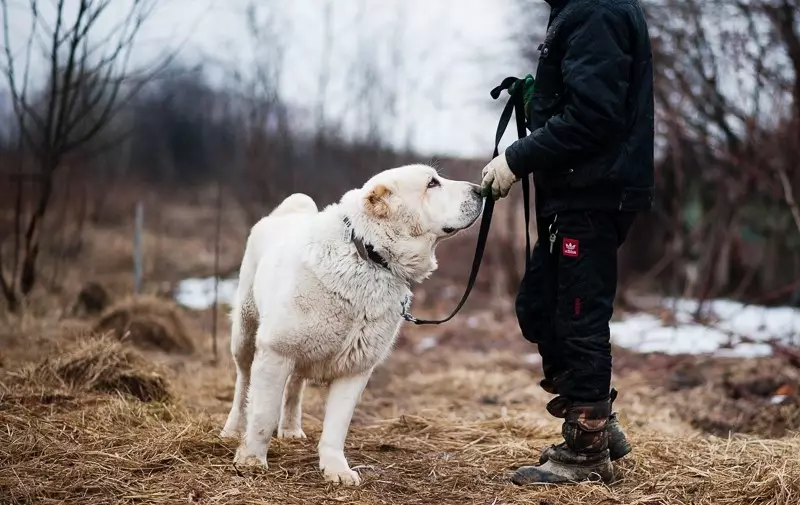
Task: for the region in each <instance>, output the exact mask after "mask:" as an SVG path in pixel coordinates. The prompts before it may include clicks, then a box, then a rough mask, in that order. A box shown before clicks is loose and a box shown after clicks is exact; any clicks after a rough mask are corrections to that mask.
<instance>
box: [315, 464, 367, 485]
mask: <svg viewBox="0 0 800 505" xmlns="http://www.w3.org/2000/svg"><path fill="white" fill-rule="evenodd" d="M322 471H323V473H324V475H325V481H326V482H333V483H334V484H344V485H345V486H360V485H361V477H360V476H359V475H358V472H356V471H355V470H350V469H349V468H343V469H336V470H335V469H332V468H323V469H322Z"/></svg>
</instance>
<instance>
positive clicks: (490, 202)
mask: <svg viewBox="0 0 800 505" xmlns="http://www.w3.org/2000/svg"><path fill="white" fill-rule="evenodd" d="M516 82H519V85H518V86H514V87H513V88H512V85H513V84H514V83H516ZM522 82H523V81H522V80H521V79H517V78H516V77H506V78H505V79H503V82H501V83H500V85H499V86H497V87H496V88H494V89H493V90H492V91H491V93H490V94H491V96H492V98H493V99H495V100H497V98H499V97H500V93H501V92H502V91H503V90H504V89H508V90H509V94H510V95H511V97H510V98H509V99H508V102H506V105H505V108H503V113H502V114H501V115H500V121H499V122H498V123H497V132H496V133H495V136H494V153H493V154H492V159H494V158H496V157H497V156H499V154H500V152H499V150H498V148H499V146H500V139H502V138H503V134H504V133H505V132H506V128H508V123H509V121H511V113H512V112H513V113H514V116H515V117H516V121H517V135H518V136H519V138H523V137H525V136H526V135H527V130H526V126H525V103H524V99H523V86H522ZM530 192H531V189H530V181H529V179H528V177H524V178H523V179H522V199H523V200H524V202H523V204H524V205H525V209H524V210H525V265H526V267H527V265H528V262H529V261H530V256H531V236H530V232H529V230H528V228H529V226H530V220H531V211H530V207H529V204H528V203H529V202H530ZM494 204H495V201H494V198H492V197H491V195H488V196H486V197H485V198H484V205H483V214H482V215H481V227H480V230H479V231H478V242H477V244H476V245H475V256H474V257H473V259H472V270H470V273H469V280H468V281H467V288H466V289H465V290H464V294H463V295H462V296H461V301H459V302H458V305H456V308H455V309H454V310H453V312H452V313H451V314H450V315H449V316H447V317H446V318H444V319H430V320H429V319H417V318H416V317H414V316H413V315H411V299H410V298H406V299H405V300H404V301H403V303H402V308H403V314H402V315H403V319H405V320H406V321H408V322H410V323H414V324H417V325H423V324H442V323H446V322H447V321H449V320H451V319H453V317H455V315H456V314H458V312H459V311H460V310H461V308H462V307H463V306H464V304H465V303H466V302H467V298H469V294H470V293H471V292H472V288H473V287H474V286H475V280H476V279H477V278H478V271H479V270H480V268H481V261H482V260H483V251H484V249H486V242H487V241H488V239H489V227H490V226H491V225H492V214H493V213H494Z"/></svg>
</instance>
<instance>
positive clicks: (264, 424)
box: [234, 347, 294, 466]
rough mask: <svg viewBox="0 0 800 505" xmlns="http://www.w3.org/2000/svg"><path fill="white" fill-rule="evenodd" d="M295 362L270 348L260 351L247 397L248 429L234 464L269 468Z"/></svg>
mask: <svg viewBox="0 0 800 505" xmlns="http://www.w3.org/2000/svg"><path fill="white" fill-rule="evenodd" d="M293 368H294V362H293V361H292V360H290V359H288V358H286V357H284V356H281V355H280V354H278V353H276V352H275V351H273V350H272V349H270V348H269V347H267V348H266V349H259V350H258V351H256V355H255V358H254V359H253V367H252V370H251V372H250V373H251V375H250V389H249V390H248V394H247V428H246V430H245V435H244V440H243V441H242V445H241V446H239V449H238V450H237V451H236V456H235V458H234V462H235V463H238V464H243V465H252V464H259V463H260V464H263V465H264V466H267V449H268V448H269V440H270V438H271V437H272V432H273V431H275V429H276V428H277V427H278V420H279V419H280V415H281V403H282V402H281V400H282V399H283V389H284V386H285V385H286V380H287V379H288V378H289V375H290V374H291V373H292V369H293Z"/></svg>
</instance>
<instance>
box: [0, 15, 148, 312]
mask: <svg viewBox="0 0 800 505" xmlns="http://www.w3.org/2000/svg"><path fill="white" fill-rule="evenodd" d="M156 3H157V0H129V1H128V2H127V11H126V12H124V13H123V16H122V18H121V19H119V20H118V21H116V22H115V23H116V24H111V25H108V23H107V22H108V21H111V22H112V23H114V21H113V20H112V19H110V18H109V16H110V14H111V12H112V11H111V10H110V6H111V4H112V2H111V0H80V1H79V2H65V1H64V0H57V1H56V2H39V1H38V0H29V2H28V5H27V10H16V11H14V14H12V9H19V7H18V4H16V3H12V2H10V1H9V0H0V8H1V9H2V16H3V25H2V26H3V32H4V45H5V50H4V54H3V56H4V58H3V60H2V61H0V65H1V66H0V72H2V74H3V75H4V76H5V78H6V80H7V83H8V87H9V90H10V93H11V99H12V105H13V110H14V114H15V116H16V123H17V128H18V130H19V134H20V135H21V138H22V139H23V141H24V143H25V146H26V148H27V150H28V151H29V152H30V154H31V155H32V156H33V158H34V160H35V173H34V174H33V177H34V178H35V180H36V181H37V182H38V184H39V192H38V195H37V198H36V201H35V204H34V208H33V212H32V213H31V215H30V217H28V218H27V219H26V221H27V223H26V224H25V226H24V227H23V228H24V231H23V230H20V234H21V235H22V237H21V238H22V240H21V244H19V249H21V250H15V251H14V255H16V254H18V253H19V254H21V258H22V260H21V265H20V267H19V268H9V266H8V264H7V262H4V261H3V258H2V257H0V289H1V290H2V293H3V295H4V296H5V299H6V301H7V304H8V308H9V309H10V310H11V311H16V310H17V309H19V307H20V302H21V300H22V299H23V298H24V297H25V296H27V295H28V293H30V291H31V289H32V288H33V286H34V284H35V282H36V279H37V260H38V257H39V250H40V242H41V238H40V237H41V229H42V223H43V221H44V219H45V216H46V214H47V212H48V209H49V207H50V203H51V200H52V196H53V192H54V175H55V174H56V172H57V171H58V170H59V168H60V167H61V166H62V165H63V163H64V161H65V159H66V158H67V157H68V156H70V155H72V154H73V153H77V152H79V151H81V150H84V149H87V148H89V147H90V146H91V144H92V143H93V142H96V141H97V140H98V139H100V135H101V133H107V131H108V129H109V127H110V125H111V123H112V121H113V120H114V118H115V116H116V115H117V113H118V112H119V111H120V110H121V108H122V107H123V106H124V105H125V104H126V103H127V102H128V100H129V99H130V98H131V97H132V96H133V95H134V94H135V93H136V92H137V91H138V90H139V88H140V87H141V86H142V85H143V84H144V83H145V82H146V81H147V79H148V78H149V77H150V76H152V73H153V72H154V71H155V70H156V69H157V68H158V65H156V66H149V71H144V70H141V69H140V70H138V71H134V70H132V69H131V66H132V65H130V59H131V53H132V51H133V48H134V46H135V41H136V40H137V37H138V35H139V34H140V32H141V28H142V26H143V25H144V23H145V21H146V20H147V19H148V17H149V16H150V15H151V14H152V12H153V9H154V8H155V6H156ZM68 4H69V5H68ZM114 4H115V6H117V5H118V4H119V2H114ZM17 16H19V18H17V19H24V18H25V16H28V17H29V18H30V23H29V32H28V36H27V41H26V43H25V45H24V48H23V50H22V51H20V52H17V51H14V50H13V49H12V41H11V28H10V27H11V26H12V25H14V26H19V25H20V21H19V20H17V21H16V22H14V18H16V17H17ZM39 52H41V54H42V56H43V58H42V59H37V58H36V54H38V53H39ZM36 66H42V67H43V68H44V71H45V75H46V82H45V83H44V86H41V85H37V83H36V80H35V78H34V77H33V76H32V74H33V70H34V69H35V67H36ZM112 142H113V140H112ZM19 239H20V237H19V236H17V238H16V240H19Z"/></svg>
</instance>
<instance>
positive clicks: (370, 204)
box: [364, 184, 392, 219]
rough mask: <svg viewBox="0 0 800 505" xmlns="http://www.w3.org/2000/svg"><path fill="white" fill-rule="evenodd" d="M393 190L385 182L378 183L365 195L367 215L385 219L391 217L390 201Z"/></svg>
mask: <svg viewBox="0 0 800 505" xmlns="http://www.w3.org/2000/svg"><path fill="white" fill-rule="evenodd" d="M391 194H392V192H391V190H390V189H389V188H387V187H386V186H384V185H383V184H378V185H377V186H375V187H374V188H372V190H371V191H370V192H369V193H368V194H367V196H366V197H364V210H365V211H366V212H367V215H369V216H372V217H376V218H379V219H383V218H386V217H389V202H387V199H388V198H389V196H391Z"/></svg>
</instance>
